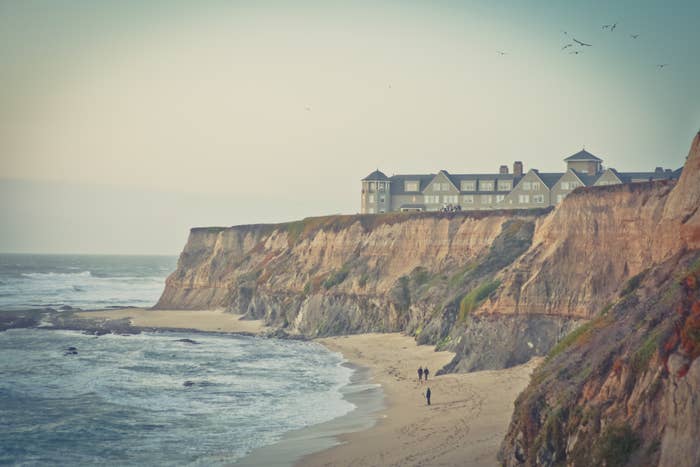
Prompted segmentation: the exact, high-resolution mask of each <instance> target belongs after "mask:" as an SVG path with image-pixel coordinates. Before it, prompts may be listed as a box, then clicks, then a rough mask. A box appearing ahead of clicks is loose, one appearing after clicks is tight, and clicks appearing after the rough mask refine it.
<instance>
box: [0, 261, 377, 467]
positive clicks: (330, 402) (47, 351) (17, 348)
mask: <svg viewBox="0 0 700 467" xmlns="http://www.w3.org/2000/svg"><path fill="white" fill-rule="evenodd" d="M0 260H1V261H2V266H1V267H0V270H1V271H2V272H1V273H0V281H1V282H2V283H1V284H0V287H1V289H0V290H1V292H0V293H2V295H0V310H5V311H7V310H10V309H26V308H33V307H36V308H45V307H53V308H57V309H58V308H60V307H62V306H71V307H80V308H85V309H94V308H108V307H112V306H125V305H128V306H151V305H153V304H154V303H155V301H156V300H157V298H158V296H159V294H160V292H161V291H162V287H163V281H164V279H165V277H166V275H167V274H168V273H169V272H170V271H171V270H172V269H173V268H174V266H175V259H174V258H170V257H136V256H134V257H108V256H41V255H2V256H0ZM2 312H3V311H0V313H2ZM183 339H191V340H192V341H194V343H192V342H188V341H186V340H185V341H183ZM71 347H74V348H75V349H76V351H75V353H72V352H70V351H69V350H67V349H69V348H71ZM353 372H354V370H353V369H351V368H349V367H348V366H347V365H346V364H345V362H344V359H343V358H342V356H341V355H339V354H336V353H332V352H330V351H328V350H326V349H325V348H324V347H322V346H320V345H318V344H315V343H311V342H300V341H291V340H280V339H267V338H260V337H249V336H236V335H223V334H211V333H174V332H155V333H142V334H138V335H129V336H121V335H104V336H100V337H95V336H91V335H87V334H83V333H81V332H78V331H62V330H61V331H59V330H47V329H11V330H8V331H5V332H0V464H13V465H47V464H50V465H71V466H80V465H97V464H101V465H207V466H210V465H212V466H214V465H231V464H232V463H235V461H237V460H239V459H241V458H243V457H244V456H245V455H246V454H248V453H250V452H251V451H252V450H254V449H255V448H260V447H262V446H267V445H270V444H272V443H275V442H276V441H278V440H280V439H282V438H283V437H284V436H285V434H287V433H289V432H292V431H293V430H298V429H300V428H304V427H309V426H313V425H317V424H320V423H323V422H327V421H329V420H332V419H336V418H337V417H341V416H343V415H345V414H348V413H349V412H351V411H352V410H353V409H354V408H355V406H354V405H353V404H352V403H350V402H349V401H348V400H347V399H346V398H344V397H343V394H344V393H347V392H348V387H349V385H350V382H351V378H352V377H353ZM350 386H352V385H350ZM359 387H360V390H363V387H362V386H359Z"/></svg>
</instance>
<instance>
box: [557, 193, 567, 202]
mask: <svg viewBox="0 0 700 467" xmlns="http://www.w3.org/2000/svg"><path fill="white" fill-rule="evenodd" d="M565 197H566V195H557V204H559V203H561V201H562V200H563V199H564V198H565Z"/></svg>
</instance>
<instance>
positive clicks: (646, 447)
mask: <svg viewBox="0 0 700 467" xmlns="http://www.w3.org/2000/svg"><path fill="white" fill-rule="evenodd" d="M665 199H666V201H665V202H664V203H662V205H661V204H659V205H658V206H657V208H656V209H654V210H653V213H654V216H655V217H654V218H658V220H659V223H658V225H657V227H656V229H655V230H656V232H657V234H656V235H655V236H654V237H653V238H648V239H647V240H645V241H646V242H648V243H647V245H648V247H649V248H650V249H651V250H652V251H649V252H648V253H646V256H645V259H646V261H647V262H646V263H643V264H642V265H641V266H640V267H638V268H637V269H639V272H638V273H637V274H636V275H634V276H632V277H631V278H629V279H628V280H627V281H626V283H625V284H624V287H622V288H621V289H620V290H619V291H618V292H617V293H616V294H614V295H613V296H611V297H610V296H609V297H608V300H609V302H608V303H607V304H606V305H605V306H604V307H602V308H601V309H600V310H599V311H598V312H597V313H595V314H594V315H592V316H591V317H592V319H591V320H590V321H588V322H587V324H585V325H583V326H581V327H579V328H578V329H577V330H576V331H574V332H573V333H571V334H569V335H568V336H566V337H565V338H564V339H562V340H561V341H560V342H559V343H557V345H556V346H555V347H554V348H553V349H552V350H551V352H550V353H549V355H548V357H547V359H546V361H545V363H544V364H543V365H542V366H541V367H540V368H538V370H537V371H536V372H535V373H534V375H533V377H532V380H531V382H530V385H529V386H528V388H527V389H526V390H525V391H524V392H523V393H522V394H521V395H520V396H519V398H518V400H517V401H516V405H515V411H514V414H513V418H512V420H511V424H510V427H509V429H508V433H507V435H506V437H505V439H504V441H503V444H502V446H501V451H500V454H499V458H500V460H501V462H502V463H503V464H504V465H508V466H520V465H524V466H534V465H543V466H554V465H569V466H588V465H608V466H612V465H616V466H617V465H619V466H622V465H661V466H674V467H676V466H677V467H684V466H688V467H690V466H697V465H700V449H698V447H697V440H698V439H700V424H698V422H697V420H698V416H699V415H700V401H699V400H698V397H697V395H698V394H699V393H700V360H698V357H699V356H700V287H699V286H698V284H700V251H699V249H700V243H699V242H698V239H700V216H699V215H698V206H700V133H699V134H698V135H697V136H696V137H695V139H694V141H693V144H692V146H691V149H690V153H689V155H688V159H687V161H686V164H685V168H684V170H683V174H682V176H681V178H680V180H679V182H678V184H677V185H676V186H675V188H673V190H672V191H671V192H670V193H669V194H668V195H667V196H666V197H665ZM574 201H575V199H574ZM647 203H648V201H647ZM645 206H646V204H645ZM656 216H658V217H656ZM634 250H636V248H634ZM624 251H625V252H626V253H625V254H627V253H628V250H624ZM635 257H636V258H639V256H638V254H637V255H633V258H635ZM628 263H629V261H628Z"/></svg>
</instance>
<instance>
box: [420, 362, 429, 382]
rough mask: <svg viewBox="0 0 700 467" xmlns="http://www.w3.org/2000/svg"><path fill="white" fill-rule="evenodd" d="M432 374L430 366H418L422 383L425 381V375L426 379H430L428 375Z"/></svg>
mask: <svg viewBox="0 0 700 467" xmlns="http://www.w3.org/2000/svg"><path fill="white" fill-rule="evenodd" d="M429 374H430V370H428V367H425V368H423V367H422V366H419V367H418V381H420V382H421V383H422V382H423V377H424V376H425V381H426V382H427V381H428V375H429Z"/></svg>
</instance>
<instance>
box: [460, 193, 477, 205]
mask: <svg viewBox="0 0 700 467" xmlns="http://www.w3.org/2000/svg"><path fill="white" fill-rule="evenodd" d="M462 201H464V204H474V195H465V196H463V197H462Z"/></svg>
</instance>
